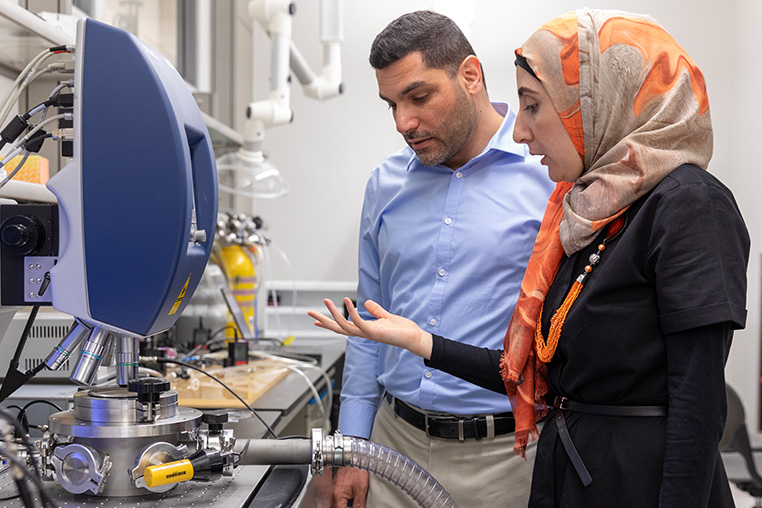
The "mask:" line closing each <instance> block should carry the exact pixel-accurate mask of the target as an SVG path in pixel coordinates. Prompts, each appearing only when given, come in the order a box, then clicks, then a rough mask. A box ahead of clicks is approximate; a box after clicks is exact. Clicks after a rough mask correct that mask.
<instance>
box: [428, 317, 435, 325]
mask: <svg viewBox="0 0 762 508" xmlns="http://www.w3.org/2000/svg"><path fill="white" fill-rule="evenodd" d="M429 324H430V325H431V326H434V325H435V324H437V320H436V319H434V318H431V319H429Z"/></svg>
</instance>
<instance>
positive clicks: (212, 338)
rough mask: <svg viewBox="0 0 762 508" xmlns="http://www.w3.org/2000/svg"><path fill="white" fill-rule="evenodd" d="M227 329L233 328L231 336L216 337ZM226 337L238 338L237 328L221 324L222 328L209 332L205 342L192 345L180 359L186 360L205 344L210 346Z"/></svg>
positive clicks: (223, 340)
mask: <svg viewBox="0 0 762 508" xmlns="http://www.w3.org/2000/svg"><path fill="white" fill-rule="evenodd" d="M228 329H232V330H233V334H234V336H233V337H217V335H219V334H221V333H222V332H224V331H225V330H228ZM228 339H232V340H236V341H237V340H238V328H237V327H235V326H233V325H225V326H223V327H222V328H220V329H219V330H217V331H215V332H214V333H213V334H211V335H210V336H209V338H208V339H207V340H206V341H205V342H203V343H202V344H199V345H198V346H196V347H194V348H193V349H191V350H190V351H189V352H187V353H186V354H185V356H183V358H182V361H185V360H187V359H188V358H190V357H191V356H193V355H195V354H196V353H198V352H199V351H201V350H202V349H204V348H205V347H207V346H211V345H212V344H216V343H217V342H225V341H226V340H228Z"/></svg>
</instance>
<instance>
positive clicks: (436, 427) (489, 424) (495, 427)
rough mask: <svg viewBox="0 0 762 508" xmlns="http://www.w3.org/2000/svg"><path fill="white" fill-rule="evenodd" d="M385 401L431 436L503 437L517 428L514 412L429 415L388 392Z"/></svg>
mask: <svg viewBox="0 0 762 508" xmlns="http://www.w3.org/2000/svg"><path fill="white" fill-rule="evenodd" d="M392 399H393V400H392ZM386 400H387V401H388V402H389V403H390V404H393V408H394V412H395V414H397V416H399V417H400V418H402V419H403V420H405V421H406V422H407V423H409V424H410V425H412V426H414V427H417V428H418V429H420V430H422V431H424V432H425V433H426V435H427V436H429V437H437V438H440V439H459V440H460V441H463V440H466V439H481V438H483V437H494V436H500V435H503V434H509V433H511V432H513V431H515V430H516V421H515V420H514V419H513V413H500V414H495V415H485V416H455V415H430V414H426V413H423V412H421V411H418V410H417V409H415V408H414V407H412V406H410V405H409V404H406V403H404V402H403V401H401V400H399V399H397V398H395V397H392V396H391V395H389V394H387V395H386Z"/></svg>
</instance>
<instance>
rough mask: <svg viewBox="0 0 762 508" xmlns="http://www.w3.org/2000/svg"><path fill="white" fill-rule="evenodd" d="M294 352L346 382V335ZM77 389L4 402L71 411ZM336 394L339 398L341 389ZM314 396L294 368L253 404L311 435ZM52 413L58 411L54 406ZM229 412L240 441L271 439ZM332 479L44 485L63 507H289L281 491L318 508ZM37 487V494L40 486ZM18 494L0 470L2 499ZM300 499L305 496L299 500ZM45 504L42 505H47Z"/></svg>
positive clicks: (298, 474)
mask: <svg viewBox="0 0 762 508" xmlns="http://www.w3.org/2000/svg"><path fill="white" fill-rule="evenodd" d="M288 350H289V351H291V352H293V353H298V354H308V355H310V356H313V357H315V358H319V366H320V367H321V368H322V369H323V370H324V371H325V372H326V373H327V375H328V377H329V379H330V380H331V381H333V380H335V379H337V378H338V379H339V380H340V377H341V366H342V364H343V358H344V350H345V341H344V340H343V339H337V340H324V341H321V343H320V344H319V345H306V346H302V347H300V346H294V347H290V346H289V347H288ZM273 352H274V351H273ZM305 374H306V375H307V377H308V379H309V380H310V382H311V383H313V384H314V385H315V388H316V389H317V391H318V392H319V393H320V392H324V390H325V388H326V386H325V384H326V383H325V379H324V378H323V376H322V375H321V373H320V372H318V371H316V370H313V369H309V370H307V371H306V372H305ZM76 391H77V387H75V386H71V385H50V384H48V385H44V384H28V385H26V386H23V387H22V388H20V389H19V390H18V391H17V392H16V393H15V394H14V395H13V396H11V397H10V398H9V399H8V400H7V401H6V402H5V404H4V405H5V406H7V405H9V404H16V405H23V404H25V403H27V402H28V401H31V400H35V399H45V400H48V401H52V402H56V403H58V404H59V405H60V406H61V407H63V408H64V409H66V408H68V401H69V400H70V399H71V397H72V396H73V394H74V393H75V392H76ZM335 397H336V398H337V397H338V393H336V394H335ZM312 399H314V397H313V392H312V391H311V389H310V387H309V386H308V385H307V382H306V380H305V379H304V378H303V377H302V376H300V375H298V374H296V373H294V372H289V373H288V375H286V376H284V377H283V378H282V379H281V380H280V381H278V382H277V384H275V385H274V386H272V387H271V388H269V389H268V390H267V391H266V392H265V393H264V394H263V395H262V396H260V397H259V398H258V399H256V400H255V401H254V403H253V404H251V405H252V407H253V408H254V409H255V410H256V411H257V413H258V414H259V416H260V417H261V418H262V419H263V420H264V421H265V422H266V423H267V425H269V426H270V427H271V428H272V429H273V430H274V431H275V432H276V433H278V434H279V435H304V436H309V435H310V431H311V429H310V428H309V425H310V421H311V419H310V417H309V415H308V403H309V402H310V401H311V400H312ZM44 408H47V406H42V405H40V406H39V407H36V410H38V411H48V409H44ZM218 409H229V408H218ZM330 410H331V408H327V411H330ZM50 411H51V412H53V411H55V410H54V409H52V408H50ZM228 413H229V424H227V425H226V426H225V427H226V428H232V429H233V430H234V433H235V435H236V438H237V439H239V440H243V439H247V438H254V439H257V438H264V437H268V433H267V430H266V428H265V426H264V425H263V424H262V423H261V422H260V421H259V419H257V418H256V417H255V416H253V415H251V413H250V412H249V411H247V410H245V409H240V408H234V409H229V411H228ZM30 420H31V418H30ZM318 426H319V425H318ZM330 478H331V470H330V469H327V470H326V471H325V472H324V474H323V476H322V477H320V476H316V477H314V478H311V477H310V475H309V468H308V466H277V467H276V466H241V467H238V468H236V469H235V470H234V474H233V476H232V477H223V478H222V479H220V480H218V481H216V482H210V483H202V482H186V483H183V484H179V485H178V486H177V487H175V488H174V489H172V490H171V491H169V492H167V493H164V494H151V493H147V494H146V495H141V496H135V497H114V498H106V497H102V496H87V495H74V494H71V493H69V492H67V491H66V490H64V489H63V487H61V486H60V485H59V484H58V483H57V482H44V485H45V488H46V489H47V490H48V492H50V493H51V495H52V497H53V499H54V501H55V503H56V505H57V506H59V507H62V508H63V507H74V506H81V507H90V506H92V507H96V506H97V507H101V508H109V507H112V506H114V507H116V506H121V507H127V506H139V507H141V508H146V507H153V506H174V507H177V508H181V507H185V506H193V507H198V506H212V505H224V506H229V507H231V508H232V507H238V506H241V507H245V506H252V507H261V508H267V507H269V506H273V507H275V506H288V504H283V503H284V499H280V500H277V499H276V497H278V495H280V496H286V498H289V499H291V500H290V501H288V502H293V505H292V506H294V507H300V508H312V507H316V506H321V504H320V502H319V501H316V498H318V497H320V498H322V499H324V500H325V499H326V498H325V496H327V495H329V492H330V482H331V479H330ZM32 490H33V492H36V490H35V489H34V488H33V489H32ZM15 493H16V487H15V484H14V481H13V479H12V477H11V475H10V473H9V472H7V471H6V472H4V473H2V474H0V497H7V496H12V495H14V494H15ZM296 497H298V498H299V500H298V501H293V499H294V498H296ZM271 503H272V504H271ZM3 506H9V507H15V506H23V502H22V501H21V500H20V499H19V498H16V499H11V500H7V501H4V502H3ZM39 506H42V503H40V504H39Z"/></svg>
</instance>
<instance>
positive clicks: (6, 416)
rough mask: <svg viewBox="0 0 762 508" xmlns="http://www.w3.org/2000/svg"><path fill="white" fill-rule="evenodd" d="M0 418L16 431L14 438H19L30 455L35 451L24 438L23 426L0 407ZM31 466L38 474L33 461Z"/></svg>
mask: <svg viewBox="0 0 762 508" xmlns="http://www.w3.org/2000/svg"><path fill="white" fill-rule="evenodd" d="M0 418H2V419H3V420H5V421H7V422H8V423H10V424H11V425H13V429H14V430H15V431H16V438H17V439H18V440H19V443H20V444H22V445H24V446H26V448H27V449H28V450H29V456H30V457H31V456H32V455H33V454H34V452H35V450H34V445H33V444H32V443H30V442H29V441H27V440H26V436H27V433H26V431H25V430H24V427H22V426H21V424H20V423H19V421H18V420H17V419H16V417H15V416H13V415H12V414H10V413H9V412H8V411H6V410H5V409H2V408H0ZM32 466H34V472H35V473H36V474H38V475H39V474H40V471H39V470H38V469H37V463H36V462H35V461H32Z"/></svg>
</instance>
